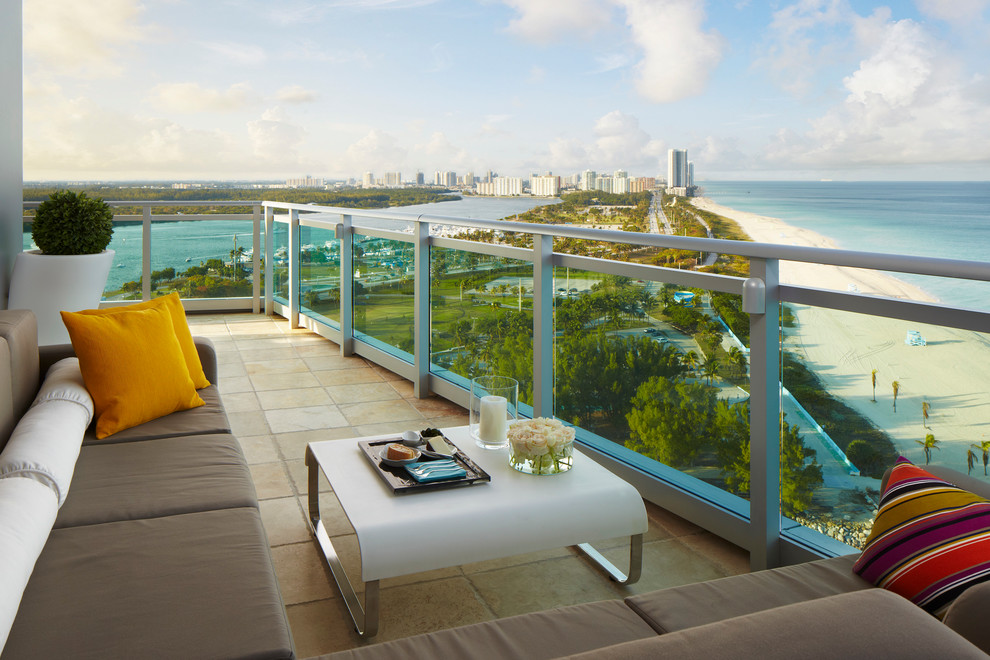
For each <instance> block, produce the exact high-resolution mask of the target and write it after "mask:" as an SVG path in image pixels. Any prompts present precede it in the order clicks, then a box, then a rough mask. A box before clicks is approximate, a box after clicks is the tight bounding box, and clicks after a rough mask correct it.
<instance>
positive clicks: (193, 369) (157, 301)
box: [79, 293, 210, 390]
mask: <svg viewBox="0 0 990 660" xmlns="http://www.w3.org/2000/svg"><path fill="white" fill-rule="evenodd" d="M158 307H164V308H165V309H167V310H168V313H169V314H170V315H171V316H172V325H173V326H174V327H175V336H176V338H177V339H178V340H179V347H180V348H182V357H183V358H185V360H186V367H187V368H188V369H189V377H190V378H192V382H193V385H195V386H196V389H197V390H199V389H202V388H204V387H209V386H210V381H208V380H207V379H206V374H205V373H203V363H202V362H200V360H199V352H198V351H197V350H196V343H195V342H193V338H192V333H191V332H190V331H189V323H188V322H187V321H186V310H185V309H183V308H182V300H181V299H180V298H179V294H177V293H170V294H168V295H167V296H163V297H161V298H152V299H151V300H147V301H145V302H139V303H134V304H133V305H127V306H125V307H107V308H105V309H84V310H82V311H81V312H79V313H80V314H91V315H97V316H99V315H103V314H119V313H121V312H129V311H133V310H136V309H155V308H158Z"/></svg>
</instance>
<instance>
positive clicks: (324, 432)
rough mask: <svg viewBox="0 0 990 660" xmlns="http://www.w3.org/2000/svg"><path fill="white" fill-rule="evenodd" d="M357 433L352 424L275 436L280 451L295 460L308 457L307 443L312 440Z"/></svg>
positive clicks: (336, 438) (336, 437) (283, 455)
mask: <svg viewBox="0 0 990 660" xmlns="http://www.w3.org/2000/svg"><path fill="white" fill-rule="evenodd" d="M357 435H358V434H357V431H355V430H354V429H353V428H351V427H350V426H341V427H338V428H332V429H316V430H313V431H296V432H295V433H279V434H278V435H276V436H275V442H276V444H277V445H278V449H279V451H280V452H282V457H283V458H286V459H289V460H294V459H303V458H305V457H306V445H308V444H309V443H311V442H323V441H324V440H341V439H343V438H354V437H357Z"/></svg>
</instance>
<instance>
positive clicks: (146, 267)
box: [141, 204, 151, 300]
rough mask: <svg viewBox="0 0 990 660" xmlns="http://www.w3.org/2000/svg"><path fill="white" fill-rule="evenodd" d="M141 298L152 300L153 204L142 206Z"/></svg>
mask: <svg viewBox="0 0 990 660" xmlns="http://www.w3.org/2000/svg"><path fill="white" fill-rule="evenodd" d="M141 300H151V206H150V205H148V204H145V205H144V206H142V207H141Z"/></svg>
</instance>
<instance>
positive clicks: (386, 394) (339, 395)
mask: <svg viewBox="0 0 990 660" xmlns="http://www.w3.org/2000/svg"><path fill="white" fill-rule="evenodd" d="M362 371H364V370H363V369H362ZM345 373H346V371H345ZM326 391H327V392H328V393H329V394H330V396H332V397H333V400H334V403H337V404H343V403H364V402H369V401H394V400H396V399H399V398H401V397H400V396H399V395H398V394H397V393H396V392H395V390H394V389H392V388H391V387H390V386H389V384H388V383H350V384H348V385H332V386H330V387H327V388H326Z"/></svg>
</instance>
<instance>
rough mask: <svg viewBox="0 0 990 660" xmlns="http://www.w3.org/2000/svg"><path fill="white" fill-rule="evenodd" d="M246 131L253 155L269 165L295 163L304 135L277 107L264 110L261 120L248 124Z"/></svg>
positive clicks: (300, 128) (301, 129) (299, 127)
mask: <svg viewBox="0 0 990 660" xmlns="http://www.w3.org/2000/svg"><path fill="white" fill-rule="evenodd" d="M247 129H248V137H249V138H250V140H251V147H252V151H253V152H254V155H255V156H257V157H258V158H261V159H264V160H267V161H269V162H271V163H283V162H286V161H290V162H294V161H296V160H297V156H296V154H297V151H298V148H299V147H300V146H301V145H302V144H303V141H304V138H305V134H306V132H305V131H304V130H303V128H302V127H301V126H298V125H296V124H294V123H292V122H291V121H290V120H289V118H288V117H287V116H286V114H285V112H284V111H283V110H282V109H281V108H279V107H275V108H270V109H268V110H265V112H264V113H262V115H261V119H257V120H255V121H250V122H248V125H247Z"/></svg>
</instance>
